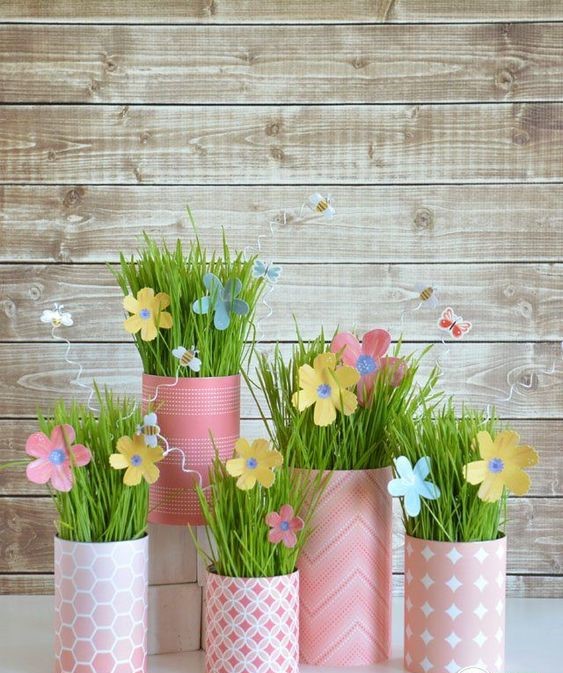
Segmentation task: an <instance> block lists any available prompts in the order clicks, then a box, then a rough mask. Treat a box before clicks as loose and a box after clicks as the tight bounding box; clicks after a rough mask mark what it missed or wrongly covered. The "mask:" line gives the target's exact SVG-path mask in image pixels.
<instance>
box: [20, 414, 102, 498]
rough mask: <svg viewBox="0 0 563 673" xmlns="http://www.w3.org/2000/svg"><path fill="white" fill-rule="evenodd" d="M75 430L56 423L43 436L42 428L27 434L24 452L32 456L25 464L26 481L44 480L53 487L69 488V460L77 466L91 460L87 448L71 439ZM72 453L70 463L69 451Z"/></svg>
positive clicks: (67, 489) (42, 481)
mask: <svg viewBox="0 0 563 673" xmlns="http://www.w3.org/2000/svg"><path fill="white" fill-rule="evenodd" d="M75 437H76V434H75V432H74V428H73V427H72V425H57V426H56V427H55V428H53V431H52V432H51V437H50V438H49V437H47V435H45V434H44V433H43V432H34V433H33V434H32V435H30V436H29V437H28V438H27V442H26V443H25V452H26V453H27V454H28V455H30V456H33V457H34V458H36V459H37V460H34V461H33V462H31V463H29V465H28V466H27V468H26V475H27V478H28V479H29V481H32V482H33V483H34V484H46V483H47V482H48V481H50V482H51V486H52V487H53V488H54V489H55V490H56V491H70V489H71V488H72V482H73V478H72V469H71V468H72V464H74V465H75V466H77V467H82V466H84V465H88V463H89V462H90V460H92V454H91V453H90V449H87V448H86V447H85V446H82V444H75V445H74V446H72V442H73V441H74V438H75ZM69 451H70V452H71V453H72V464H71V459H70V455H69Z"/></svg>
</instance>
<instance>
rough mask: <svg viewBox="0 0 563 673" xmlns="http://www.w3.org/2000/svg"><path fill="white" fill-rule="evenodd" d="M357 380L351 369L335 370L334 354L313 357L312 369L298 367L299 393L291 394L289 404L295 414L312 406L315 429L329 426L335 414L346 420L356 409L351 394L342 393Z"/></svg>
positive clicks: (358, 375) (350, 392)
mask: <svg viewBox="0 0 563 673" xmlns="http://www.w3.org/2000/svg"><path fill="white" fill-rule="evenodd" d="M359 380H360V374H359V373H358V371H357V370H356V369H354V367H348V366H343V367H338V369H337V368H336V355H335V354H334V353H321V355H317V357H316V358H315V361H314V362H313V366H312V367H311V365H303V366H301V367H299V385H300V386H301V390H299V391H298V392H296V393H294V395H293V398H292V402H293V405H294V406H296V407H297V408H298V409H299V411H303V410H304V409H307V407H310V406H311V405H313V404H314V405H315V413H314V421H315V425H330V424H331V423H334V421H335V420H336V410H337V409H338V411H341V412H342V413H344V414H346V416H348V415H349V414H352V413H353V412H354V411H355V410H356V407H357V406H358V399H357V397H356V395H355V393H353V392H352V391H351V390H346V388H350V387H351V386H353V385H355V384H356V383H357V382H358V381H359Z"/></svg>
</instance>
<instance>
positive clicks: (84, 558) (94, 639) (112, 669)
mask: <svg viewBox="0 0 563 673" xmlns="http://www.w3.org/2000/svg"><path fill="white" fill-rule="evenodd" d="M148 549H149V548H148V537H144V538H141V539H140V540H132V541H125V542H108V543H90V542H72V541H68V540H61V539H60V538H58V537H56V538H55V673H146V671H147V593H148Z"/></svg>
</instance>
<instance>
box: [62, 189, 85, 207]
mask: <svg viewBox="0 0 563 673" xmlns="http://www.w3.org/2000/svg"><path fill="white" fill-rule="evenodd" d="M84 192H85V189H84V187H74V188H73V189H69V190H68V192H67V193H66V194H65V197H64V199H63V206H64V207H65V208H73V207H74V206H77V205H78V204H79V203H80V202H81V201H82V197H83V196H84Z"/></svg>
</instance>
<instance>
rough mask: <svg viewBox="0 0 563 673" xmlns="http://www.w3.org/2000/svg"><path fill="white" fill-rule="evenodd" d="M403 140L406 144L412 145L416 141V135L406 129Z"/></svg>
mask: <svg viewBox="0 0 563 673" xmlns="http://www.w3.org/2000/svg"><path fill="white" fill-rule="evenodd" d="M403 138H404V139H405V142H406V143H412V141H413V140H414V133H413V132H412V131H410V130H409V129H406V130H405V131H403Z"/></svg>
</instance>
